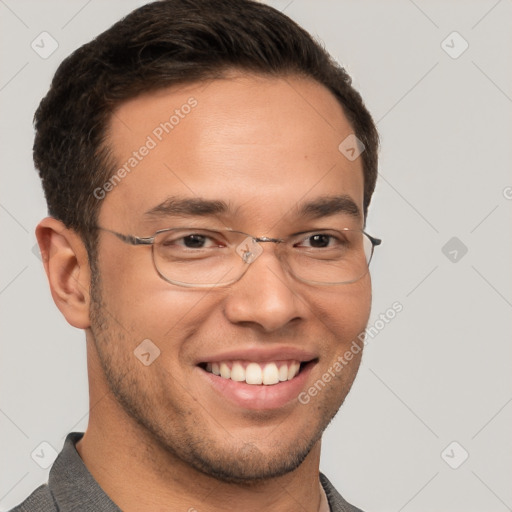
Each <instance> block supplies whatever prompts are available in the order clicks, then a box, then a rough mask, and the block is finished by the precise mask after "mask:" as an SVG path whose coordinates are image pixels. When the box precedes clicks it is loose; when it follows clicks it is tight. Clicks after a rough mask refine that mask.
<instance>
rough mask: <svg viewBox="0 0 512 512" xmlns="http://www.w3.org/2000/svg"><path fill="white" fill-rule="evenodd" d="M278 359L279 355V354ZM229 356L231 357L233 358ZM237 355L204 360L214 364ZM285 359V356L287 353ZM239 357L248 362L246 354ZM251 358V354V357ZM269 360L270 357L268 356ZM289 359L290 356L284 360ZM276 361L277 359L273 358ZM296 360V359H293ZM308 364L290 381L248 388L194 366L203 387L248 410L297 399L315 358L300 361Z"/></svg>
mask: <svg viewBox="0 0 512 512" xmlns="http://www.w3.org/2000/svg"><path fill="white" fill-rule="evenodd" d="M279 354H280V356H281V355H283V353H282V352H279ZM233 355H234V356H235V357H233ZM239 355H240V352H237V353H233V354H223V355H222V356H219V359H217V358H212V359H209V360H208V361H212V362H217V361H222V360H226V359H228V358H230V357H232V358H233V359H236V358H237V357H238V356H239ZM287 355H288V356H289V354H287ZM243 356H244V357H243V358H246V359H251V356H249V355H248V353H247V351H245V352H244V353H243ZM252 357H254V354H253V356H252ZM269 357H270V356H269ZM287 358H288V359H293V357H287ZM276 359H277V358H276ZM296 359H298V360H300V359H299V358H297V357H296ZM251 360H253V361H255V362H266V361H270V360H275V359H272V358H270V359H266V360H260V361H258V360H256V359H251ZM304 361H309V362H307V363H306V364H304V365H303V366H301V370H300V372H299V374H298V375H297V376H296V377H294V378H293V379H292V380H288V381H284V382H279V383H278V384H273V385H271V386H265V385H252V384H247V383H246V382H236V381H234V380H231V379H224V378H223V377H220V376H217V375H214V374H213V373H210V372H207V371H206V370H205V369H203V368H202V367H201V366H197V367H196V370H197V371H199V372H200V378H201V379H204V380H205V381H206V385H207V386H209V387H210V388H211V389H213V391H214V392H215V393H216V394H218V395H220V398H221V399H223V400H227V401H228V402H230V403H231V404H232V405H234V406H235V407H237V408H243V409H248V410H253V411H256V410H267V411H268V410H275V409H279V408H281V407H284V406H285V405H287V404H289V403H290V402H293V401H294V400H297V398H298V396H299V394H300V392H301V391H302V390H303V389H304V387H305V385H306V382H307V380H308V378H309V376H310V374H311V371H312V369H313V367H314V366H315V365H316V364H317V362H318V359H316V358H309V359H304Z"/></svg>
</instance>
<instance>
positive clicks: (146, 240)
mask: <svg viewBox="0 0 512 512" xmlns="http://www.w3.org/2000/svg"><path fill="white" fill-rule="evenodd" d="M98 229H101V230H102V231H107V232H108V233H112V234H113V235H115V236H117V238H119V240H121V241H122V242H125V243H127V244H130V245H152V244H153V243H154V242H155V237H154V236H148V237H140V236H133V235H123V234H122V233H118V232H117V231H112V230H111V229H107V228H102V227H99V228H98Z"/></svg>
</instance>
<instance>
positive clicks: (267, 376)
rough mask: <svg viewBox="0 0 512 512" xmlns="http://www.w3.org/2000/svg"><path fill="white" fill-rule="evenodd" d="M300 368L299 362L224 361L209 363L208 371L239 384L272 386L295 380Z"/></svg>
mask: <svg viewBox="0 0 512 512" xmlns="http://www.w3.org/2000/svg"><path fill="white" fill-rule="evenodd" d="M299 368H300V362H299V361H275V362H269V363H254V362H249V361H222V362H218V363H207V364H206V371H208V372H211V373H213V374H214V375H218V376H219V377H223V378H224V379H231V380H235V381H237V382H246V383H247V384H264V385H266V386H270V385H271V384H277V383H278V382H283V381H285V380H291V379H293V378H294V377H295V376H296V375H297V374H298V373H299Z"/></svg>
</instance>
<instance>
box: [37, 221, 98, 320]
mask: <svg viewBox="0 0 512 512" xmlns="http://www.w3.org/2000/svg"><path fill="white" fill-rule="evenodd" d="M36 236H37V241H38V243H39V249H40V250H41V255H42V258H43V263H44V268H45V271H46V275H47V277H48V282H49V285H50V290H51V293H52V297H53V300H54V302H55V304H56V305H57V307H58V308H59V310H60V312H61V313H62V314H63V315H64V317H65V318H66V320H67V321H68V322H69V323H70V324H71V325H73V326H74V327H78V328H79V329H87V328H88V327H89V326H90V322H89V305H90V296H89V292H90V281H91V280H90V277H91V271H90V266H89V259H88V256H87V250H86V248H85V245H84V243H83V241H82V239H81V238H80V236H79V235H78V234H77V233H76V232H75V231H73V230H71V229H68V228H66V226H65V225H64V224H63V223H62V222H60V221H58V220H57V219H54V218H52V217H47V218H45V219H43V220H42V221H41V222H40V223H39V224H38V226H37V228H36Z"/></svg>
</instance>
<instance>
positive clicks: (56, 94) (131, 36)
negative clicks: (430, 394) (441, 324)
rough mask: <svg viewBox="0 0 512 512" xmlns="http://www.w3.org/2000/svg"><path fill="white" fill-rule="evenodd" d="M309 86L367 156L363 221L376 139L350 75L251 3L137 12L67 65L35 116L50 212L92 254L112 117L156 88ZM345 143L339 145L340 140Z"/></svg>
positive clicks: (161, 6) (175, 4) (173, 0)
mask: <svg viewBox="0 0 512 512" xmlns="http://www.w3.org/2000/svg"><path fill="white" fill-rule="evenodd" d="M233 69H235V70H242V71H249V72H255V73H259V74H265V75H276V76H281V75H290V74H296V75H299V76H303V77H308V78H312V79H313V80H316V81H317V82H319V83H320V84H322V85H324V86H325V87H326V88H328V89H329V90H330V91H331V92H332V93H333V94H334V96H335V97H336V98H337V99H338V101H339V102H340V104H341V105H342V107H343V110H344V112H345V115H346V116H347V118H348V120H349V122H350V123H351V125H352V128H353V130H354V133H355V135H356V136H357V137H358V139H360V140H361V141H362V143H363V144H364V146H365V151H364V152H363V153H362V155H361V157H362V160H363V170H364V213H365V215H366V213H367V210H368V205H369V203H370V199H371V196H372V193H373V190H374V188H375V181H376V178H377V153H378V144H379V142H378V134H377V130H376V127H375V124H374V122H373V120H372V118H371V115H370V114H369V112H368V110H367V109H366V107H365V105H364V103H363V101H362V99H361V96H360V95H359V93H358V92H357V91H356V90H355V89H354V88H353V87H352V85H351V79H350V77H349V75H348V74H347V72H346V71H345V69H343V67H341V66H340V65H339V64H338V63H337V62H335V61H334V60H333V59H332V58H331V57H330V56H329V54H328V53H327V52H326V51H325V50H324V49H323V47H322V46H321V45H320V44H319V43H317V42H316V41H315V40H314V39H313V38H312V37H311V36H310V35H309V34H308V33H307V32H306V31H305V30H304V29H302V28H301V27H299V26H298V25H297V24H296V23H295V22H294V21H292V20H291V19H290V18H288V17H287V16H285V15H284V14H282V13H281V12H279V11H278V10H276V9H274V8H272V7H269V6H267V5H264V4H261V3H258V2H255V1H252V0H160V1H157V2H153V3H150V4H147V5H145V6H143V7H141V8H139V9H136V10H135V11H133V12H132V13H130V14H129V15H128V16H126V17H125V18H123V19H122V20H120V21H119V22H117V23H116V24H115V25H113V26H112V27H111V28H109V29H108V30H106V31H105V32H103V33H102V34H100V35H99V36H98V37H96V38H95V39H94V40H93V41H91V42H89V43H87V44H85V45H83V46H82V47H81V48H79V49H78V50H76V51H75V52H74V53H72V54H71V55H70V56H69V57H67V58H66V59H65V60H64V61H63V62H62V64H61V65H60V66H59V68H58V70H57V72H56V73H55V76H54V78H53V81H52V84H51V87H50V90H49V92H48V94H47V95H46V97H45V98H44V99H43V100H42V101H41V104H40V105H39V108H38V109H37V112H36V114H35V118H34V123H35V129H36V137H35V142H34V163H35V166H36V168H37V169H38V170H39V175H40V177H41V180H42V183H43V188H44V192H45V196H46V201H47V203H48V211H49V214H50V215H52V216H53V217H55V218H57V219H59V220H61V221H62V222H63V223H64V224H65V225H66V226H67V227H69V228H72V229H74V230H75V231H77V232H78V233H79V234H80V235H81V236H82V238H83V239H84V241H85V243H86V245H87V248H88V251H89V255H90V256H91V251H94V247H95V243H94V236H92V234H93V233H95V232H96V230H95V225H96V221H97V217H98V212H99V209H100V206H101V201H100V200H98V199H97V198H96V197H95V195H94V194H93V191H94V190H95V189H96V188H97V187H101V186H102V185H103V184H104V183H105V181H107V180H108V179H109V177H110V176H111V175H112V174H113V173H114V171H115V168H116V165H115V162H113V161H112V160H113V158H112V157H111V156H110V152H109V147H108V144H107V142H106V138H107V133H106V132H107V126H108V123H109V121H110V117H111V115H112V111H113V110H114V109H115V108H116V107H118V106H119V105H120V104H121V103H122V102H124V101H126V100H128V99H131V98H134V97H135V96H137V95H139V94H141V93H146V92H149V91H152V90H156V89H161V88H165V87H170V86H172V85H176V84H182V83H187V82H196V81H201V80H207V79H211V78H216V77H220V76H222V74H223V73H225V72H226V71H228V70H233ZM340 142H341V141H340Z"/></svg>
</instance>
